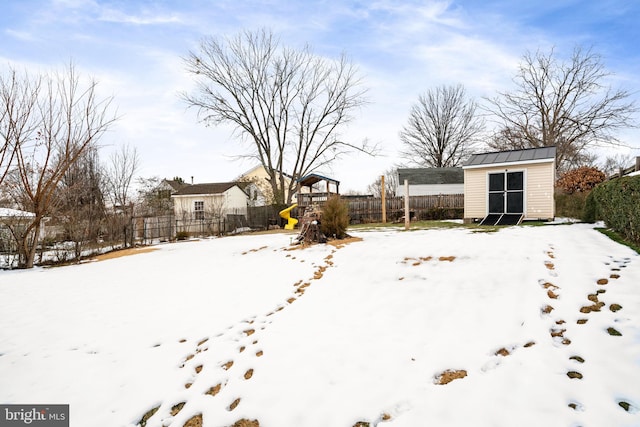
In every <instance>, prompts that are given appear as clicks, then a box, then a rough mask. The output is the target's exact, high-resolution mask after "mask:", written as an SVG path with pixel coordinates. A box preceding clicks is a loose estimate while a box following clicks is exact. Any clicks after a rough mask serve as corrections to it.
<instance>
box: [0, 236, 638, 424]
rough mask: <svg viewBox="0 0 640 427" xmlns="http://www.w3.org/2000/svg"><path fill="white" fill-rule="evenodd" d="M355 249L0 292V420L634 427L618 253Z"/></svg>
mask: <svg viewBox="0 0 640 427" xmlns="http://www.w3.org/2000/svg"><path fill="white" fill-rule="evenodd" d="M351 234H352V235H355V236H357V237H360V238H362V241H356V242H353V243H350V244H348V245H345V246H344V247H340V248H337V247H334V246H331V245H317V246H313V247H310V248H306V249H295V250H290V248H289V247H288V244H289V241H290V238H291V237H292V236H293V234H292V235H287V234H266V235H252V236H237V237H229V238H222V239H212V240H204V241H197V242H186V243H176V244H167V245H162V246H158V248H157V250H155V251H152V252H147V253H141V254H138V255H135V256H129V257H122V258H116V259H111V260H106V261H101V262H93V263H87V264H82V265H78V266H71V267H62V268H52V269H35V270H31V271H5V272H0V378H1V381H0V403H33V404H55V403H68V404H70V408H71V425H72V426H77V427H81V426H133V425H136V424H137V423H138V422H140V421H141V419H142V418H143V416H144V415H145V414H147V416H146V417H145V421H146V425H147V426H172V427H182V426H184V425H185V424H186V425H188V426H195V425H198V423H197V422H198V421H199V420H200V419H202V420H203V425H205V426H211V427H215V426H231V425H233V424H234V423H235V422H237V421H238V420H240V419H246V420H258V421H259V423H260V426H262V427H270V426H273V427H283V426H296V427H297V426H300V427H302V426H318V427H320V426H322V427H326V426H330V427H334V426H335V427H341V426H344V427H351V426H354V425H359V426H364V425H367V424H365V423H369V424H368V425H371V426H375V425H379V426H380V427H387V426H389V427H397V426H412V427H415V426H514V425H517V426H536V427H538V426H567V427H575V426H583V427H589V426H591V427H600V426H639V425H640V386H638V384H640V259H639V257H638V255H637V254H635V253H634V252H633V251H631V250H630V249H628V248H626V247H624V246H621V245H619V244H617V243H615V242H612V241H611V240H609V239H608V238H606V237H605V236H603V235H601V234H600V233H598V232H597V231H594V230H592V227H591V226H589V225H582V224H575V225H559V226H546V227H512V228H506V229H502V230H500V231H499V232H496V233H473V232H472V231H470V230H468V229H463V228H460V229H447V230H423V231H410V232H400V231H393V230H377V231H375V230H374V231H360V232H355V233H353V232H352V233H351ZM445 371H451V372H455V373H456V375H455V376H458V377H461V378H458V379H454V380H453V381H451V382H449V383H447V384H440V383H441V382H444V381H443V378H442V377H441V375H442V374H443V373H444V372H445ZM455 376H454V377H455ZM445 377H447V375H445ZM155 408H158V409H157V410H156V411H155V412H154V411H150V410H152V409H155ZM152 413H153V415H152V416H150V417H149V415H151V414H152ZM358 422H360V424H357V423H358ZM256 425H257V424H256Z"/></svg>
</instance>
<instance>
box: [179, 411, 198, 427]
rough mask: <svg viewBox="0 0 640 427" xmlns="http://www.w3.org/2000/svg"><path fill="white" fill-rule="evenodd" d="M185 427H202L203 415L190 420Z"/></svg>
mask: <svg viewBox="0 0 640 427" xmlns="http://www.w3.org/2000/svg"><path fill="white" fill-rule="evenodd" d="M183 427H202V414H198V415H194V416H193V417H191V418H189V419H188V420H187V422H186V423H184V426H183Z"/></svg>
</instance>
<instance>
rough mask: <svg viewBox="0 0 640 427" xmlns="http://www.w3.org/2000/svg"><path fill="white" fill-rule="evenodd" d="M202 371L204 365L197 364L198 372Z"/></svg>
mask: <svg viewBox="0 0 640 427" xmlns="http://www.w3.org/2000/svg"><path fill="white" fill-rule="evenodd" d="M200 372H202V365H198V366H196V374H199V373H200Z"/></svg>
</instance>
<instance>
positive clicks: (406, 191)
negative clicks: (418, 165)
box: [404, 179, 411, 230]
mask: <svg viewBox="0 0 640 427" xmlns="http://www.w3.org/2000/svg"><path fill="white" fill-rule="evenodd" d="M409 216H410V213H409V180H408V179H405V180H404V229H405V230H408V229H409V225H410V222H411V218H409Z"/></svg>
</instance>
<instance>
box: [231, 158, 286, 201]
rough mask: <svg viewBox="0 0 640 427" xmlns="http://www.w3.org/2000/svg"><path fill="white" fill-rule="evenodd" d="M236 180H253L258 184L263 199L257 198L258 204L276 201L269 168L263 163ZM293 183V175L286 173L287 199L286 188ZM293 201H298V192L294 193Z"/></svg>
mask: <svg viewBox="0 0 640 427" xmlns="http://www.w3.org/2000/svg"><path fill="white" fill-rule="evenodd" d="M236 182H252V183H254V184H256V185H257V187H258V189H259V191H260V194H261V200H257V203H258V204H257V205H256V206H264V205H269V204H272V203H273V201H274V197H273V190H272V188H271V183H270V182H269V174H268V173H267V170H266V169H265V168H264V166H262V165H258V166H255V167H254V168H251V169H249V170H248V171H246V172H245V173H243V174H242V175H240V176H239V177H237V178H236ZM290 184H291V175H289V174H286V173H285V174H284V185H285V195H284V198H285V200H286V199H287V195H288V194H287V193H286V191H287V190H286V189H287V188H289V185H290ZM291 200H292V201H293V203H295V202H296V194H295V191H294V194H292V199H291Z"/></svg>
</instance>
